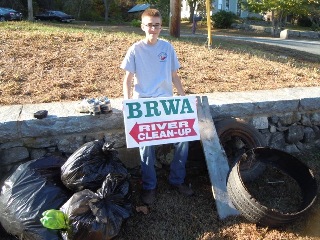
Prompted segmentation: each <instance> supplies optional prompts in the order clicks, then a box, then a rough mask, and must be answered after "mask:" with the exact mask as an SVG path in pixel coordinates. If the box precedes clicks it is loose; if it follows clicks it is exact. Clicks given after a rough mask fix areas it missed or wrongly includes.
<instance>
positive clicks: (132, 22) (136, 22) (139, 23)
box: [131, 19, 141, 27]
mask: <svg viewBox="0 0 320 240" xmlns="http://www.w3.org/2000/svg"><path fill="white" fill-rule="evenodd" d="M131 26H133V27H140V26H141V20H138V19H133V20H132V21H131Z"/></svg>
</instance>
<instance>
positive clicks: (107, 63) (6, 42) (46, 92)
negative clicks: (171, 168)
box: [0, 22, 320, 105]
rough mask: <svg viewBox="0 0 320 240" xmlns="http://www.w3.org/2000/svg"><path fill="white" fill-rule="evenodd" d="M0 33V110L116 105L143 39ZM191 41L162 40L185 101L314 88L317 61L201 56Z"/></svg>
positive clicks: (16, 26)
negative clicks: (175, 60) (173, 56)
mask: <svg viewBox="0 0 320 240" xmlns="http://www.w3.org/2000/svg"><path fill="white" fill-rule="evenodd" d="M0 31H1V37H0V41H1V45H0V46H1V47H0V83H1V85H0V86H1V87H0V93H1V94H0V104H3V105H10V104H26V103H43V102H56V101H74V100H81V99H83V98H85V97H98V96H102V95H104V96H107V97H109V98H111V99H112V98H119V97H122V78H123V75H124V72H123V71H122V70H121V69H120V68H119V65H120V63H121V61H122V59H123V57H124V55H125V53H126V51H127V49H128V47H129V46H130V45H131V44H132V43H134V42H135V41H137V40H139V39H140V38H141V37H142V36H143V35H142V31H141V30H140V29H139V28H136V27H131V26H109V25H97V24H96V25H93V26H90V25H88V24H84V23H81V24H63V25H61V24H45V23H27V22H12V23H11V22H10V23H1V25H0ZM182 31H187V32H190V33H191V28H190V26H187V27H186V26H184V27H183V28H182ZM200 31H204V30H203V29H202V30H199V31H198V32H200ZM165 32H167V30H164V33H165ZM229 32H230V31H229ZM214 33H215V31H214V32H213V34H214ZM232 33H233V34H235V33H238V32H235V31H232ZM197 36H199V37H182V38H179V39H175V38H171V37H168V35H166V36H164V38H166V39H168V40H169V41H171V42H172V44H173V45H174V47H175V49H176V52H177V55H178V57H179V60H180V63H181V69H180V70H179V74H180V76H181V78H182V82H183V85H184V88H185V91H186V93H187V94H194V93H209V92H215V91H219V92H222V91H227V92H230V91H251V90H260V89H261V90H262V89H264V90H265V89H277V88H284V87H309V86H319V85H320V64H319V63H320V57H319V56H316V55H313V54H307V53H301V52H298V51H294V50H289V49H284V48H278V47H272V46H267V45H263V44H260V45H259V44H252V43H247V42H239V41H230V40H216V39H214V41H213V46H212V49H208V48H207V44H206V38H203V37H200V35H197Z"/></svg>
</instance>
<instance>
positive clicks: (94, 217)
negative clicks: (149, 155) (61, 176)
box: [60, 173, 132, 240]
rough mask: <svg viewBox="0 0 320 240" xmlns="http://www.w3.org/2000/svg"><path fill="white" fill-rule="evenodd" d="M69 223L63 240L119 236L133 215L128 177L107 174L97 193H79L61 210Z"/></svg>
mask: <svg viewBox="0 0 320 240" xmlns="http://www.w3.org/2000/svg"><path fill="white" fill-rule="evenodd" d="M60 210H61V211H63V212H64V213H65V214H66V215H67V216H68V220H69V229H68V231H66V232H64V233H63V234H62V236H63V239H65V240H88V239H94V240H107V239H112V238H113V237H115V236H117V235H118V234H119V231H120V229H121V226H122V223H123V222H124V220H126V219H127V218H129V217H130V216H131V215H132V204H131V188H130V183H129V180H128V175H124V174H121V173H110V174H108V176H107V177H106V178H105V181H104V182H103V185H102V187H101V189H98V191H97V193H94V192H92V191H91V190H89V189H85V190H82V191H80V192H77V193H75V194H73V196H72V197H71V198H70V199H69V200H68V201H67V202H66V203H65V204H64V205H63V206H62V207H61V209H60Z"/></svg>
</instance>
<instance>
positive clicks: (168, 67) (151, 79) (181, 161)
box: [120, 9, 193, 205]
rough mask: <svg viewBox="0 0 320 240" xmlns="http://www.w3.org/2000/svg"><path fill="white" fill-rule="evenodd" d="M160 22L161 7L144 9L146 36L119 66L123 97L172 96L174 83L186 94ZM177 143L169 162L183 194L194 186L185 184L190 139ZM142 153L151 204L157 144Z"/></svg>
mask: <svg viewBox="0 0 320 240" xmlns="http://www.w3.org/2000/svg"><path fill="white" fill-rule="evenodd" d="M161 24H162V18H161V14H160V12H159V11H158V10H156V9H147V10H145V11H144V12H143V14H142V16H141V29H142V30H143V31H144V32H145V38H144V39H143V40H140V41H138V42H137V43H135V44H133V45H132V46H131V47H130V48H129V50H128V52H127V54H126V56H125V58H124V60H123V61H122V63H121V66H120V67H121V68H122V69H124V70H125V71H126V73H125V76H124V80H123V95H124V99H130V98H152V97H170V96H173V87H172V84H173V85H174V86H175V88H176V89H177V91H178V94H179V95H181V96H184V95H185V92H184V90H183V87H182V84H181V80H180V77H179V76H178V73H177V70H178V69H179V67H180V65H179V62H178V59H177V56H176V53H175V51H174V49H173V47H172V45H171V44H170V43H169V42H167V41H165V40H162V39H158V37H159V34H160V32H161ZM133 80H134V86H133V93H132V90H131V88H132V81H133ZM132 95H133V96H132ZM174 147H175V154H174V159H173V161H172V162H171V165H170V174H169V183H170V184H171V185H172V186H173V187H174V188H176V189H177V190H178V191H179V192H180V193H181V194H184V195H186V196H191V195H193V191H192V189H191V188H189V187H188V186H187V185H185V184H184V179H185V175H186V170H185V164H186V161H187V157H188V142H180V143H175V144H174ZM140 157H141V172H142V194H141V200H142V202H143V203H145V204H148V205H150V204H152V203H153V202H154V201H155V200H156V187H157V177H156V171H155V167H154V164H155V160H156V157H155V146H146V147H140Z"/></svg>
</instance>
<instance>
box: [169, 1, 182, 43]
mask: <svg viewBox="0 0 320 240" xmlns="http://www.w3.org/2000/svg"><path fill="white" fill-rule="evenodd" d="M169 19H170V20H169V31H170V36H172V37H176V38H179V37H180V23H181V0H170V17H169Z"/></svg>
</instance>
